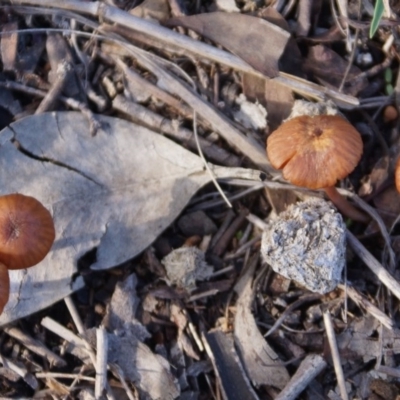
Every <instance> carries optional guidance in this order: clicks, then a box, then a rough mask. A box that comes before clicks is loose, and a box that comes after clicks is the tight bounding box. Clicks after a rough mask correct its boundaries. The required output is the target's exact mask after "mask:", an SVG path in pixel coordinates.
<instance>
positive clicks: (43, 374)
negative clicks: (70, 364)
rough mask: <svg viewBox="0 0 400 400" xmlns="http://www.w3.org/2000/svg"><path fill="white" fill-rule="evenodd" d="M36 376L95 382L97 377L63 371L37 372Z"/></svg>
mask: <svg viewBox="0 0 400 400" xmlns="http://www.w3.org/2000/svg"><path fill="white" fill-rule="evenodd" d="M35 376H36V378H38V379H41V378H54V379H56V378H59V379H78V381H88V382H94V381H95V378H93V377H91V376H84V375H81V374H64V373H62V372H37V373H36V374H35Z"/></svg>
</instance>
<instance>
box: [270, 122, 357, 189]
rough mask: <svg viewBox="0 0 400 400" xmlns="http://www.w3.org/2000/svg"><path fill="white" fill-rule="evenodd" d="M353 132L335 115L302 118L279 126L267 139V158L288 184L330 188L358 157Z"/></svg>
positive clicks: (352, 166) (349, 126) (353, 165)
mask: <svg viewBox="0 0 400 400" xmlns="http://www.w3.org/2000/svg"><path fill="white" fill-rule="evenodd" d="M362 148H363V144H362V140H361V136H360V134H359V133H358V132H357V130H356V129H355V128H354V127H353V126H352V125H351V124H349V123H348V122H347V121H345V120H344V119H343V118H341V117H339V116H337V115H319V116H315V117H309V116H306V115H303V116H300V117H296V118H293V119H291V120H289V121H287V122H285V123H284V124H282V125H281V126H280V127H279V128H278V129H277V130H276V131H274V132H273V133H272V134H271V135H270V136H269V137H268V140H267V153H268V158H269V160H270V162H271V164H272V165H273V166H274V168H277V169H283V176H284V178H285V179H287V180H288V181H289V182H291V183H293V184H295V185H298V186H303V187H307V188H310V189H320V188H325V187H329V186H334V185H335V184H336V182H337V180H339V179H343V178H345V177H346V176H347V175H348V174H349V173H350V172H351V171H353V169H354V168H355V167H356V166H357V164H358V162H359V160H360V158H361V155H362Z"/></svg>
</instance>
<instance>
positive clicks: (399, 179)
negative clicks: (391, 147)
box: [394, 157, 400, 193]
mask: <svg viewBox="0 0 400 400" xmlns="http://www.w3.org/2000/svg"><path fill="white" fill-rule="evenodd" d="M394 181H395V184H396V189H397V191H398V192H399V193H400V157H399V158H398V159H397V162H396V168H395V170H394Z"/></svg>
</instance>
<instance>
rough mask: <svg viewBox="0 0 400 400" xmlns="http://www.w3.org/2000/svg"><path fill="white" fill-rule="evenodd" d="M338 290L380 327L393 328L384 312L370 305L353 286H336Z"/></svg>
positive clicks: (391, 322)
mask: <svg viewBox="0 0 400 400" xmlns="http://www.w3.org/2000/svg"><path fill="white" fill-rule="evenodd" d="M338 287H339V289H342V290H343V291H345V293H347V295H348V296H349V297H350V298H351V299H352V300H353V301H354V302H355V303H356V304H357V305H358V307H360V308H362V309H363V310H365V311H366V312H367V313H369V314H371V315H372V316H373V317H374V318H376V319H377V320H378V321H379V322H380V323H381V324H382V325H384V326H386V328H388V329H393V328H394V321H393V320H392V319H391V318H389V317H388V316H387V315H386V314H385V313H384V312H382V311H381V310H380V309H379V308H378V307H377V306H375V305H374V304H372V303H371V302H370V301H369V300H368V299H367V298H365V297H364V296H363V295H362V294H360V293H359V292H358V291H357V290H356V289H355V288H354V287H353V286H350V285H347V286H344V285H342V284H339V285H338Z"/></svg>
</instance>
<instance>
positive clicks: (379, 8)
mask: <svg viewBox="0 0 400 400" xmlns="http://www.w3.org/2000/svg"><path fill="white" fill-rule="evenodd" d="M384 10H385V7H384V5H383V0H376V3H375V8H374V16H373V17H372V22H371V26H370V27H369V38H370V39H372V38H373V37H374V35H375V33H376V31H377V30H378V27H379V24H380V22H381V19H382V15H383V11H384Z"/></svg>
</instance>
